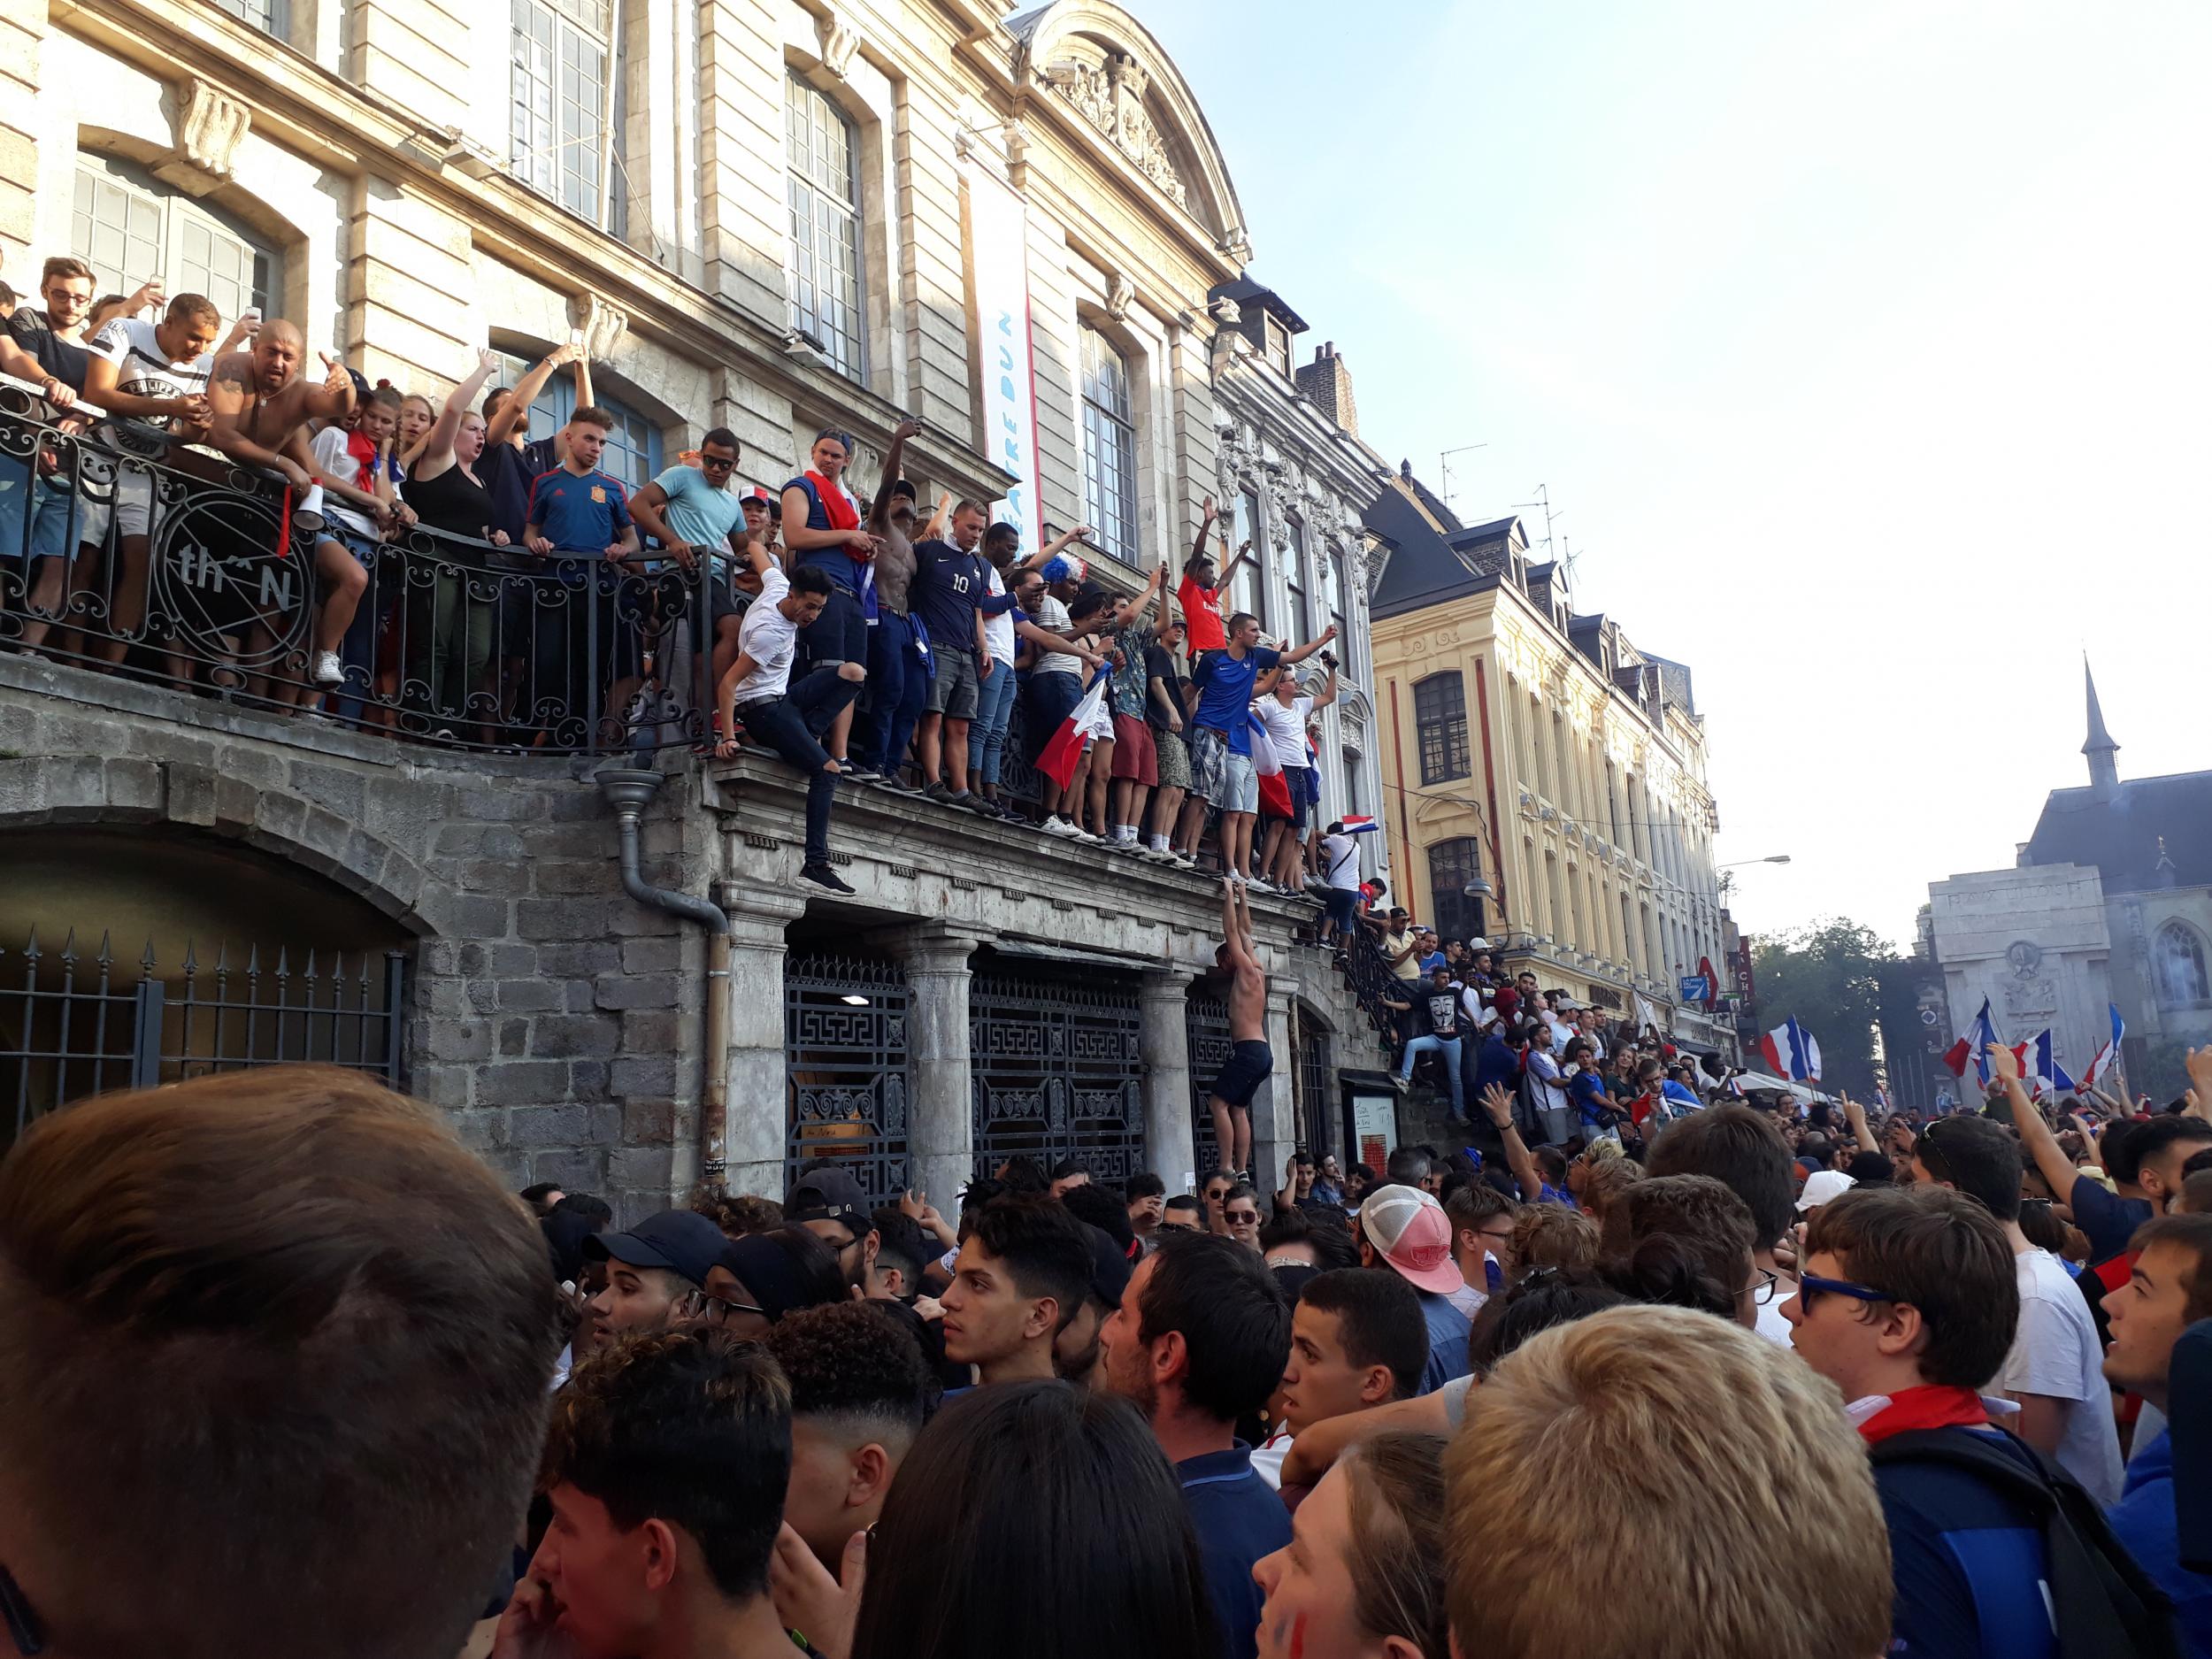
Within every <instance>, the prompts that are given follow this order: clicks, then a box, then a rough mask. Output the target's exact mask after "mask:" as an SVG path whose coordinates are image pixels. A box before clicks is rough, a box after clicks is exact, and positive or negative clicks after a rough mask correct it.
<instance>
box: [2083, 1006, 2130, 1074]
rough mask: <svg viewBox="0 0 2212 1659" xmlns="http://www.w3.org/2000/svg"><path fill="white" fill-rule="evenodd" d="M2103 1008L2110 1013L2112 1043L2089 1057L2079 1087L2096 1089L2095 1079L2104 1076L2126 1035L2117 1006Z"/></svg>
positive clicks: (2124, 1025) (2125, 1024)
mask: <svg viewBox="0 0 2212 1659" xmlns="http://www.w3.org/2000/svg"><path fill="white" fill-rule="evenodd" d="M2105 1006H2106V1007H2107V1008H2108V1009H2109V1010H2111V1011H2112V1041H2109V1042H2108V1043H2106V1044H2105V1046H2104V1047H2103V1048H2100V1049H2098V1050H2097V1052H2096V1053H2095V1054H2094V1055H2093V1056H2090V1060H2089V1069H2088V1070H2087V1071H2085V1072H2083V1073H2082V1074H2081V1086H2082V1087H2084V1088H2094V1087H2096V1086H2097V1079H2099V1078H2101V1077H2102V1076H2103V1075H2104V1073H2105V1068H2106V1067H2107V1066H2108V1065H2110V1064H2112V1062H2113V1059H2114V1057H2115V1056H2117V1055H2118V1054H2119V1052H2120V1039H2121V1038H2123V1037H2124V1036H2126V1035H2127V1031H2128V1028H2127V1022H2126V1021H2124V1020H2123V1019H2122V1018H2120V1008H2119V1004H2118V1003H2116V1002H2108V1003H2106V1004H2105Z"/></svg>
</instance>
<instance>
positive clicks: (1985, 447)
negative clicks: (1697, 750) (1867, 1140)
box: [1133, 0, 2212, 941]
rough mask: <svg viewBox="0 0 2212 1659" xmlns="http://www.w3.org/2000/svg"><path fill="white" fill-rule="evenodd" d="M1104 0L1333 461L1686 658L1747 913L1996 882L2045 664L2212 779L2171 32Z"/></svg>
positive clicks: (2136, 17) (2175, 52)
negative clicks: (1331, 416) (1357, 463)
mask: <svg viewBox="0 0 2212 1659" xmlns="http://www.w3.org/2000/svg"><path fill="white" fill-rule="evenodd" d="M1133 10H1134V11H1135V12H1137V14H1138V15H1139V16H1140V17H1141V19H1143V20H1144V22H1145V23H1146V24H1147V26H1148V27H1150V28H1151V29H1152V30H1153V31H1154V33H1155V34H1156V35H1157V36H1158V38H1159V39H1160V41H1161V42H1162V44H1163V45H1164V46H1165V48H1166V49H1167V50H1168V51H1169V53H1170V54H1171V56H1172V57H1173V58H1175V59H1176V61H1177V63H1178V64H1179V66H1180V67H1181V68H1182V70H1183V73H1185V75H1186V76H1187V78H1188V79H1189V81H1191V83H1192V85H1193V86H1194V88H1195V90H1196V92H1197V95H1198V97H1199V100H1200V103H1201V104H1202V107H1203V108H1204V109H1205V111H1206V113H1207V116H1208V119H1210V121H1211V123H1212V125H1213V128H1214V132H1215V134H1216V136H1217V138H1218V139H1219V141H1220V142H1221V144H1222V146H1223V149H1224V150H1225V153H1226V155H1227V157H1228V162H1229V167H1230V173H1231V176H1232V178H1233V180H1235V183H1236V187H1237V190H1238V194H1239V196H1240V197H1241V199H1242V202H1243V206H1244V211H1245V216H1246V219H1247V221H1248V225H1249V226H1250V230H1251V236H1252V240H1253V243H1254V246H1255V248H1256V259H1255V262H1254V265H1253V274H1254V275H1255V276H1256V277H1257V278H1258V279H1259V280H1263V281H1265V282H1267V283H1269V284H1270V285H1271V286H1272V287H1274V288H1277V289H1278V290H1279V292H1281V294H1282V295H1283V296H1284V297H1285V298H1286V300H1287V301H1288V302H1289V303H1290V304H1291V305H1292V306H1293V307H1294V309H1295V310H1296V311H1298V312H1299V313H1300V314H1301V315H1302V316H1303V317H1304V318H1305V319H1306V320H1307V322H1308V323H1309V324H1310V325H1311V327H1312V332H1311V333H1310V334H1307V335H1305V336H1303V337H1302V339H1301V341H1300V342H1299V343H1300V345H1301V347H1302V353H1301V360H1308V359H1310V357H1311V353H1312V348H1313V347H1314V346H1315V345H1317V344H1318V343H1319V342H1321V341H1322V340H1324V339H1331V340H1334V341H1335V342H1337V347H1338V349H1339V350H1340V352H1341V353H1342V354H1343V355H1344V357H1345V358H1346V360H1347V362H1348V365H1349V366H1350V368H1351V370H1352V373H1353V377H1354V381H1355V386H1356V392H1357V396H1358V401H1359V410H1360V423H1361V433H1362V435H1363V437H1365V438H1366V439H1367V441H1368V442H1370V443H1371V444H1373V445H1374V446H1375V448H1377V449H1379V450H1381V451H1382V452H1383V453H1384V454H1386V455H1387V456H1388V457H1391V458H1392V459H1393V460H1396V459H1398V458H1399V457H1405V456H1409V457H1411V458H1412V460H1413V463H1414V466H1415V468H1416V470H1417V472H1420V473H1421V475H1422V476H1423V477H1424V479H1425V480H1426V481H1427V482H1428V483H1429V484H1430V485H1431V487H1432V488H1436V487H1438V484H1439V468H1438V459H1437V457H1438V453H1439V451H1440V450H1443V449H1451V448H1455V447H1457V446H1459V445H1462V444H1471V443H1486V444H1487V445H1488V446H1489V447H1488V448H1487V449H1481V450H1479V451H1477V452H1476V453H1474V454H1472V455H1469V456H1462V457H1455V461H1454V463H1453V465H1454V480H1453V481H1454V491H1453V494H1454V501H1453V505H1454V506H1455V509H1457V510H1458V511H1460V512H1461V516H1462V517H1463V518H1468V519H1470V520H1471V521H1474V520H1479V519H1482V518H1489V517H1493V516H1495V515H1497V514H1500V513H1502V512H1504V511H1510V510H1511V509H1512V507H1513V506H1514V504H1515V503H1520V502H1525V501H1527V500H1530V499H1531V498H1532V495H1533V493H1534V488H1535V486H1536V485H1538V484H1539V483H1548V485H1549V486H1550V488H1551V498H1552V502H1553V505H1554V508H1555V511H1556V512H1559V513H1562V514H1563V516H1561V517H1559V518H1557V528H1558V530H1559V532H1560V533H1561V534H1563V535H1564V536H1566V537H1567V539H1568V540H1569V541H1570V542H1571V544H1572V547H1573V549H1574V550H1575V551H1576V552H1577V554H1578V558H1579V562H1578V565H1577V567H1576V572H1575V580H1576V597H1577V603H1578V608H1580V609H1584V610H1594V609H1602V610H1605V611H1610V612H1612V613H1613V614H1614V615H1616V616H1617V617H1618V618H1620V619H1621V621H1622V622H1623V624H1624V626H1625V627H1626V628H1627V630H1628V632H1629V635H1630V637H1631V638H1632V639H1633V640H1634V641H1637V642H1638V643H1639V644H1640V645H1643V646H1646V647H1647V648H1648V649H1652V650H1654V651H1656V652H1658V653H1660V654H1662V655H1663V656H1668V657H1676V658H1679V659H1681V660H1684V661H1686V662H1687V663H1689V664H1691V665H1692V666H1693V668H1694V670H1695V671H1696V688H1697V695H1698V703H1699V706H1700V708H1701V710H1702V711H1703V712H1704V714H1705V717H1706V721H1707V731H1708V733H1709V737H1710V740H1711V745H1712V755H1713V767H1712V779H1713V785H1714V789H1715V792H1716V794H1717V796H1718V798H1719V802H1720V811H1721V821H1722V826H1723V832H1722V839H1721V842H1720V850H1721V856H1722V858H1723V859H1732V858H1752V857H1757V856H1763V855H1764V854H1768V853H1775V852H1786V853H1789V854H1791V855H1792V856H1793V863H1792V864H1791V865H1790V866H1789V867H1788V868H1786V869H1770V868H1766V867H1758V868H1754V869H1749V870H1745V871H1740V872H1738V876H1739V883H1740V886H1739V891H1738V896H1737V901H1736V905H1735V910H1736V915H1737V917H1738V919H1739V921H1740V923H1741V924H1742V925H1743V926H1745V927H1746V928H1747V930H1749V931H1752V932H1760V931H1765V930H1769V929H1772V928H1775V927H1779V926H1788V925H1791V924H1793V923H1796V922H1801V921H1804V920H1808V919H1810V918H1815V917H1819V916H1825V915H1829V914H1834V913H1842V914H1846V915H1848V916H1850V917H1852V918H1854V919H1855V920H1859V921H1863V922H1865V923H1867V924H1869V925H1870V926H1873V927H1875V928H1876V929H1877V930H1878V931H1879V932H1881V933H1884V934H1886V935H1888V936H1889V937H1891V938H1893V939H1896V940H1899V941H1905V940H1908V939H1909V936H1910V931H1911V926H1912V917H1913V911H1914V908H1915V907H1916V905H1917V904H1918V903H1920V902H1922V901H1924V899H1925V898H1926V896H1927V891H1926V888H1927V883H1928V882H1929V880H1930V879H1936V878H1940V877H1942V876H1945V875H1948V874H1951V873H1953V872H1960V871H1967V870H1982V869H1990V868H1995V867H1999V866H2002V865H2007V864H2011V863H2012V862H2013V852H2014V843H2015V842H2016V841H2022V840H2024V839H2025V838H2026V837H2027V835H2028V833H2029V832H2030V831H2031V830H2032V828H2033V826H2034V823H2035V817H2036V813H2037V811H2038V810H2039V808H2040V806H2041V803H2042V799H2043V795H2044V793H2045V791H2046V790H2047V789H2049V788H2051V787H2058V786H2062V785H2070V784H2075V783H2079V782H2083V781H2085V779H2086V773H2085V769H2084V764H2083V762H2082V759H2081V757H2080V756H2079V755H2078V752H2077V751H2078V749H2079V748H2080V746H2081V741H2082V727H2083V717H2082V691H2081V666H2080V664H2081V652H2082V650H2083V649H2085V648H2086V649H2087V650H2088V651H2089V653H2090V655H2091V657H2092V658H2093V662H2094V664H2095V666H2096V669H2097V675H2098V688H2099V691H2100V693H2101V697H2102V700H2103V703H2104V710H2105V715H2106V718H2107V719H2108V722H2109V724H2110V726H2111V728H2112V732H2113V734H2114V736H2115V737H2116V738H2117V739H2118V740H2119V741H2120V743H2121V744H2122V751H2121V756H2120V765H2121V772H2122V775H2123V776H2147V775H2150V774H2153V773H2158V772H2184V771H2193V770H2198V769H2201V768H2205V767H2208V766H2212V721H2208V719H2207V718H2206V715H2205V712H2204V710H2205V709H2206V708H2207V706H2208V705H2207V690H2206V688H2207V686H2208V684H2212V679H2208V671H2212V561H2208V559H2207V557H2206V554H2207V549H2208V541H2212V536H2208V530H2207V518H2206V515H2207V510H2208V505H2212V503H2208V500H2207V495H2208V491H2207V489H2206V479H2207V475H2208V474H2207V457H2208V451H2212V412H2208V407H2212V404H2208V390H2207V388H2208V386H2212V322H2208V308H2212V233H2208V228H2207V210H2206V199H2207V198H2206V189H2205V187H2206V174H2207V170H2208V165H2212V99H2208V98H2207V97H2206V96H2205V91H2204V88H2205V87H2206V85H2207V83H2208V81H2212V6H2206V5H2204V4H2186V5H2184V4H2174V5H2161V4H2132V5H2128V6H2087V5H2082V6H2070V7H2059V6H2051V5H2040V4H1980V5H1969V4H1944V5H1929V4H1852V5H1848V6H1846V5H1841V4H1822V5H1818V6H1811V7H1798V6H1777V5H1772V4H1699V5H1676V4H1664V5H1663V4H1611V5H1595V4H1592V5H1566V4H1544V5H1518V6H1508V5H1503V4H1443V3H1442V0H1413V3H1412V4H1396V5H1392V6H1387V7H1380V6H1371V5H1349V4H1340V3H1339V0H1267V3H1266V4H1260V3H1259V0H1175V3H1174V4H1166V3H1165V0H1151V3H1148V0H1133ZM1525 516H1530V515H1525ZM1532 519H1533V534H1537V535H1540V534H1542V526H1541V515H1540V514H1537V515H1532ZM2207 833H2212V826H2208V828H2207Z"/></svg>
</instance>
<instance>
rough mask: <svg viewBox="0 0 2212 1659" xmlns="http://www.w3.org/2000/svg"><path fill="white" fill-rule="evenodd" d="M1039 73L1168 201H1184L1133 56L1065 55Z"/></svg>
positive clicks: (1145, 82)
mask: <svg viewBox="0 0 2212 1659" xmlns="http://www.w3.org/2000/svg"><path fill="white" fill-rule="evenodd" d="M1044 77H1045V84H1046V85H1048V86H1049V87H1051V88H1053V90H1054V91H1056V92H1057V93H1058V94H1059V95H1060V96H1062V97H1064V98H1065V99H1066V100H1067V101H1068V102H1069V103H1070V104H1073V105H1074V106H1075V107H1076V108H1077V109H1078V110H1079V111H1082V114H1083V118H1084V119H1086V120H1087V121H1088V122H1090V124H1091V125H1092V126H1093V127H1096V128H1098V130H1099V131H1100V132H1102V133H1103V134H1106V136H1107V137H1108V138H1110V139H1111V140H1112V141H1113V144H1114V148H1115V149H1117V150H1120V151H1121V153H1122V154H1123V155H1125V156H1126V157H1129V159H1130V160H1131V161H1132V162H1133V163H1134V164H1135V165H1136V168H1137V171H1138V172H1140V173H1143V174H1144V176H1145V177H1146V178H1148V179H1149V180H1152V182H1153V183H1155V184H1156V185H1158V186H1159V187H1160V189H1161V191H1162V193H1163V194H1164V195H1165V196H1167V198H1168V199H1169V200H1170V201H1171V202H1173V203H1174V204H1176V206H1178V207H1184V206H1187V205H1188V193H1187V191H1186V190H1185V189H1184V188H1183V181H1182V180H1181V179H1180V178H1179V177H1178V176H1177V174H1176V172H1175V164H1174V163H1173V161H1171V159H1170V158H1169V157H1168V150H1167V142H1166V141H1165V140H1164V139H1163V138H1162V137H1161V136H1160V129H1159V128H1158V127H1155V126H1154V125H1153V123H1152V118H1151V116H1149V115H1148V114H1147V113H1146V112H1145V108H1144V95H1145V89H1146V88H1147V87H1148V86H1149V85H1150V81H1149V79H1148V77H1147V75H1146V74H1145V73H1144V71H1143V69H1142V68H1141V67H1140V66H1139V65H1138V63H1137V60H1136V59H1135V58H1132V57H1130V56H1129V55H1128V54H1127V53H1126V52H1111V53H1109V54H1108V55H1107V58H1106V61H1105V63H1104V64H1103V65H1099V66H1097V67H1093V66H1092V65H1089V64H1086V63H1080V62H1078V61H1075V60H1073V59H1070V60H1068V61H1066V62H1064V63H1057V64H1051V65H1047V66H1046V69H1045V72H1044Z"/></svg>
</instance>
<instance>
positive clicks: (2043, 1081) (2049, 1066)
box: [2012, 1025, 2074, 1100]
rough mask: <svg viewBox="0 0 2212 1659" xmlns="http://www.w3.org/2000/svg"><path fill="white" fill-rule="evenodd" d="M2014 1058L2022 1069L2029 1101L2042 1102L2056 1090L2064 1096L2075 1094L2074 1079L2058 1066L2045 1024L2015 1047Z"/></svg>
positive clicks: (2021, 1077) (2048, 1028) (2022, 1082)
mask: <svg viewBox="0 0 2212 1659" xmlns="http://www.w3.org/2000/svg"><path fill="white" fill-rule="evenodd" d="M2012 1057H2013V1061H2014V1063H2015V1064H2017V1065H2018V1066H2019V1068H2020V1081H2021V1084H2022V1085H2023V1087H2025V1088H2026V1089H2027V1091H2028V1098H2029V1099H2030V1100H2041V1099H2042V1098H2043V1097H2044V1096H2045V1095H2046V1094H2051V1093H2053V1092H2054V1091H2055V1092H2056V1093H2058V1094H2072V1093H2073V1092H2074V1079H2072V1078H2070V1077H2068V1076H2067V1075H2066V1071H2065V1068H2064V1067H2062V1066H2061V1065H2060V1064H2059V1063H2058V1055H2057V1053H2056V1051H2055V1049H2054V1048H2053V1047H2052V1043H2051V1028H2050V1027H2049V1026H2047V1025H2046V1026H2045V1027H2044V1028H2043V1029H2042V1030H2041V1031H2039V1032H2038V1033H2035V1035H2034V1036H2032V1037H2031V1038H2029V1039H2028V1040H2027V1041H2025V1042H2016V1043H2014V1044H2013V1045H2012Z"/></svg>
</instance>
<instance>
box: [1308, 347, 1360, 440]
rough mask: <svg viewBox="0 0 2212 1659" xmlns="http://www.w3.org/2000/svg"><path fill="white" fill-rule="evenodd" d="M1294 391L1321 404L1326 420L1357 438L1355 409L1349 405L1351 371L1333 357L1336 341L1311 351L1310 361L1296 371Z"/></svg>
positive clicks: (1352, 405) (1357, 427)
mask: <svg viewBox="0 0 2212 1659" xmlns="http://www.w3.org/2000/svg"><path fill="white" fill-rule="evenodd" d="M1298 389H1299V390H1300V391H1302V392H1303V393H1304V394H1305V395H1306V396H1308V397H1310V398H1311V399H1313V401H1314V402H1315V403H1318V404H1320V405H1321V407H1322V408H1323V410H1325V411H1327V414H1328V417H1329V419H1332V420H1333V421H1335V422H1336V424H1337V425H1338V426H1339V427H1340V428H1341V429H1342V430H1344V431H1345V432H1348V433H1349V434H1351V435H1352V436H1353V437H1355V438H1356V437H1358V436H1359V410H1358V408H1357V407H1356V405H1355V404H1354V403H1353V402H1352V372H1351V370H1349V369H1348V368H1346V367H1345V366H1344V359H1343V358H1342V357H1338V356H1337V355H1336V342H1335V341H1333V340H1331V341H1327V342H1324V343H1323V344H1322V346H1321V347H1320V348H1319V349H1317V350H1316V351H1315V352H1314V354H1313V361H1312V362H1311V363H1309V364H1307V365H1306V366H1305V367H1304V368H1302V369H1300V370H1299V371H1298Z"/></svg>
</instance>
